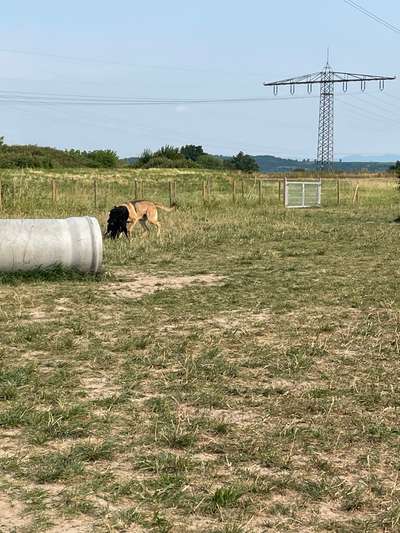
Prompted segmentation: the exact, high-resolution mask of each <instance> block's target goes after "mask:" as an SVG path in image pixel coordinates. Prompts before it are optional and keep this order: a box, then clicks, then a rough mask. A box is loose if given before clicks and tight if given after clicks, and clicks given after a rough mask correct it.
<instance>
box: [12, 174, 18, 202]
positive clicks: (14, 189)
mask: <svg viewBox="0 0 400 533" xmlns="http://www.w3.org/2000/svg"><path fill="white" fill-rule="evenodd" d="M16 196H17V187H16V184H15V178H13V181H12V203H13V207H15V203H16Z"/></svg>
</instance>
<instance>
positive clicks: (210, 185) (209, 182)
mask: <svg viewBox="0 0 400 533" xmlns="http://www.w3.org/2000/svg"><path fill="white" fill-rule="evenodd" d="M211 194H212V182H211V178H208V179H207V199H208V200H210V198H211Z"/></svg>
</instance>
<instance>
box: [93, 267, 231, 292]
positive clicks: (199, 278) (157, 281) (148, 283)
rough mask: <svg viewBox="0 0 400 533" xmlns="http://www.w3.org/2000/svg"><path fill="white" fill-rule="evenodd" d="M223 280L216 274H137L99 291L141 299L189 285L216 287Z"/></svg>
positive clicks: (109, 284)
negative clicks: (162, 275)
mask: <svg viewBox="0 0 400 533" xmlns="http://www.w3.org/2000/svg"><path fill="white" fill-rule="evenodd" d="M223 280H224V277H223V276H218V275H216V274H199V275H196V276H165V277H161V276H151V275H149V274H141V273H137V274H136V275H135V276H132V277H131V278H129V279H126V277H125V279H121V280H120V281H113V282H111V283H107V284H106V285H104V286H102V287H100V290H103V291H106V292H107V293H108V294H111V295H112V296H115V297H117V298H141V297H143V296H145V295H147V294H153V293H154V292H157V291H160V290H165V289H182V288H183V287H187V286H190V285H195V284H200V285H218V284H219V283H221V282H222V281H223Z"/></svg>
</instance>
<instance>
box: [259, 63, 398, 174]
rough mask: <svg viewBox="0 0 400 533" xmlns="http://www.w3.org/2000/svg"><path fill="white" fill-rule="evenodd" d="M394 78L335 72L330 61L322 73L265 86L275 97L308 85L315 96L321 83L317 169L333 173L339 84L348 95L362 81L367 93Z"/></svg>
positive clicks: (308, 88) (291, 92)
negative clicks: (284, 89)
mask: <svg viewBox="0 0 400 533" xmlns="http://www.w3.org/2000/svg"><path fill="white" fill-rule="evenodd" d="M394 79H396V77H395V76H372V75H369V74H352V73H350V72H335V71H333V70H332V69H331V67H330V65H329V60H328V61H327V62H326V65H325V68H324V69H323V70H321V71H320V72H315V73H313V74H305V75H304V76H299V77H297V78H288V79H287V80H279V81H273V82H268V83H267V82H265V83H264V85H265V86H267V87H272V88H273V91H274V94H275V95H277V94H278V87H281V86H285V85H288V86H289V91H290V94H294V93H295V90H296V85H306V87H307V92H308V94H311V92H312V89H313V86H314V85H316V84H318V85H319V86H320V99H319V124H318V149H317V166H318V169H319V170H329V169H331V167H332V163H333V125H334V96H335V84H337V83H341V84H342V89H343V92H347V88H348V84H349V83H352V82H359V83H360V85H361V91H362V92H364V91H365V89H366V86H367V82H368V81H378V82H379V89H380V90H381V91H383V89H384V87H385V80H394Z"/></svg>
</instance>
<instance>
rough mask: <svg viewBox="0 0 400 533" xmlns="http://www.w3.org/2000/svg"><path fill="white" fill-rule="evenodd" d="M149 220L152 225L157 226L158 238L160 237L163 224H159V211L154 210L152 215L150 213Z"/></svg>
mask: <svg viewBox="0 0 400 533" xmlns="http://www.w3.org/2000/svg"><path fill="white" fill-rule="evenodd" d="M147 220H148V221H149V222H150V224H153V226H156V228H157V237H160V232H161V224H160V223H159V222H158V216H157V211H156V210H154V211H153V212H152V213H148V214H147Z"/></svg>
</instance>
